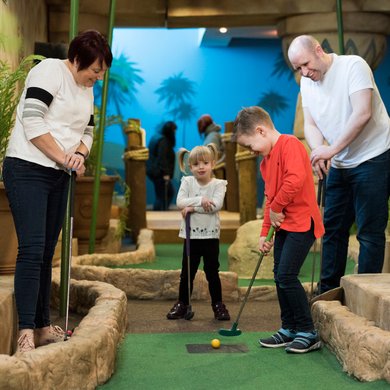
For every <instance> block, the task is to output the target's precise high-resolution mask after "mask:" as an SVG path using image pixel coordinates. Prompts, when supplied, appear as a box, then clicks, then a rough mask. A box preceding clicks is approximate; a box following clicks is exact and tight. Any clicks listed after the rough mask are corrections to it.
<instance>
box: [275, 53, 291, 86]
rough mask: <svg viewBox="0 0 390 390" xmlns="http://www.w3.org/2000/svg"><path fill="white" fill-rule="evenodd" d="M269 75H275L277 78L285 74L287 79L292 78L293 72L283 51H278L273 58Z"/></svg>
mask: <svg viewBox="0 0 390 390" xmlns="http://www.w3.org/2000/svg"><path fill="white" fill-rule="evenodd" d="M271 76H275V77H277V78H279V77H281V76H287V78H288V79H289V80H292V79H293V78H294V72H293V71H292V70H291V69H290V68H289V66H288V65H287V62H286V59H285V58H284V55H283V52H279V54H278V55H277V57H276V58H275V62H274V69H273V71H272V73H271Z"/></svg>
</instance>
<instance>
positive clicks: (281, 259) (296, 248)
mask: <svg viewBox="0 0 390 390" xmlns="http://www.w3.org/2000/svg"><path fill="white" fill-rule="evenodd" d="M314 239H315V238H314V224H313V222H312V224H311V228H310V230H308V231H307V232H303V233H301V232H288V231H286V230H283V229H280V230H278V231H277V232H276V234H275V244H274V278H275V283H276V292H277V294H278V300H279V306H280V315H281V319H282V328H284V329H289V330H292V331H297V332H311V331H313V330H314V325H313V319H312V317H311V312H310V307H309V302H308V300H307V296H306V293H305V290H304V288H303V286H302V284H301V282H300V281H299V279H298V275H299V271H300V269H301V267H302V264H303V262H304V261H305V259H306V256H307V254H308V253H309V250H310V247H311V246H312V244H313V242H314Z"/></svg>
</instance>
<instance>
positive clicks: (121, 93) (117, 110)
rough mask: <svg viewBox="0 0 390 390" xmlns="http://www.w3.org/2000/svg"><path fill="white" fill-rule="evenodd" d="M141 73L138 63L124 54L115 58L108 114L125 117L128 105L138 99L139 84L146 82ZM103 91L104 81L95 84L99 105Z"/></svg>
mask: <svg viewBox="0 0 390 390" xmlns="http://www.w3.org/2000/svg"><path fill="white" fill-rule="evenodd" d="M140 73H141V70H140V69H138V68H136V63H135V62H132V61H130V60H129V58H127V57H126V56H125V55H124V54H120V55H119V57H116V58H114V59H113V61H112V65H111V68H110V76H109V84H108V100H107V115H116V116H117V115H119V116H121V117H122V118H123V117H124V114H125V113H126V112H127V111H128V106H129V105H130V104H131V103H132V102H133V101H134V100H135V99H136V93H137V91H138V90H137V86H138V85H141V84H143V83H144V79H143V78H142V77H141V76H140V75H139V74H140ZM102 92H103V82H102V81H99V82H97V83H96V84H95V86H94V95H95V103H96V104H97V105H98V106H99V107H100V106H101V98H102ZM107 127H108V126H107ZM123 136H124V135H123ZM125 143H126V140H125Z"/></svg>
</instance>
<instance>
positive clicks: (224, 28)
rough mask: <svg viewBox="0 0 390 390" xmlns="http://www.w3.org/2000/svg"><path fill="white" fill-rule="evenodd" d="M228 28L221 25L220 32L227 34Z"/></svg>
mask: <svg viewBox="0 0 390 390" xmlns="http://www.w3.org/2000/svg"><path fill="white" fill-rule="evenodd" d="M227 30H228V29H227V28H226V27H221V28H220V29H219V32H220V33H221V34H226V33H227Z"/></svg>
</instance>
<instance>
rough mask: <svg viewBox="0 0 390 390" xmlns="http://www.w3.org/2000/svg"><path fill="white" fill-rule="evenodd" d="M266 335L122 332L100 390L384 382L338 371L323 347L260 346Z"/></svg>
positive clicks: (300, 388)
mask: <svg viewBox="0 0 390 390" xmlns="http://www.w3.org/2000/svg"><path fill="white" fill-rule="evenodd" d="M266 335H267V336H268V335H269V333H249V332H248V333H242V335H241V336H238V337H223V336H218V334H217V332H215V333H177V334H172V333H170V334H128V335H127V336H126V338H125V340H124V341H123V343H122V345H121V346H120V348H119V351H118V357H117V366H116V371H115V373H114V375H113V377H112V378H111V379H110V380H109V381H108V382H107V383H106V384H104V385H102V386H99V387H98V389H100V390H111V389H112V390H127V389H132V390H137V389H140V390H149V389H153V390H154V389H162V390H165V389H169V390H179V389H180V390H192V389H194V390H195V389H196V390H200V389H239V390H247V389H248V390H255V389H256V390H257V389H265V390H278V389H281V390H306V389H307V390H312V389H315V390H333V389H335V390H336V389H342V390H354V389H360V390H371V389H375V390H381V389H383V390H384V389H389V384H388V383H386V382H385V381H376V382H366V383H362V382H358V381H357V380H355V379H354V378H352V377H350V376H348V375H347V374H346V373H344V372H343V371H342V367H341V366H340V364H339V362H338V361H337V359H336V357H335V356H334V355H333V354H332V353H331V352H330V351H329V350H328V349H327V348H326V347H323V348H322V349H321V350H319V351H313V352H310V353H306V354H299V355H298V354H288V353H286V352H285V351H284V349H283V348H275V349H268V348H261V347H260V346H259V345H258V343H257V340H258V338H259V337H264V336H266ZM216 337H218V338H219V339H220V340H221V342H222V344H224V343H225V344H243V343H244V344H246V346H247V347H248V349H249V351H248V352H246V353H214V352H213V350H210V352H208V353H189V352H187V348H186V344H207V345H208V344H209V343H210V341H211V340H212V339H213V338H216Z"/></svg>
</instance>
